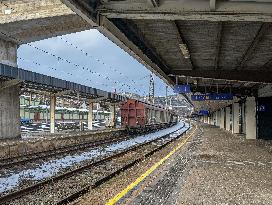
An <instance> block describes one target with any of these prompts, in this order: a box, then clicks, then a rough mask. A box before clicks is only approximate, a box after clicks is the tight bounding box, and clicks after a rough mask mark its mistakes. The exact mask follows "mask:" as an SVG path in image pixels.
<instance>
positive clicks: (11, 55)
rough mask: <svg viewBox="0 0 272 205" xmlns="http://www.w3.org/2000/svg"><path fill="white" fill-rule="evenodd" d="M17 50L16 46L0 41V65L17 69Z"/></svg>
mask: <svg viewBox="0 0 272 205" xmlns="http://www.w3.org/2000/svg"><path fill="white" fill-rule="evenodd" d="M17 49H18V45H17V44H15V43H13V42H10V41H5V40H3V39H0V63H3V64H6V65H10V66H14V67H17Z"/></svg>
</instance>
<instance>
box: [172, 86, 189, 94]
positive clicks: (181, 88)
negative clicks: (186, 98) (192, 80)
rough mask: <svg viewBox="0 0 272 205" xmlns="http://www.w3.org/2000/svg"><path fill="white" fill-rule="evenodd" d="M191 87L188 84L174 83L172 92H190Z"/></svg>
mask: <svg viewBox="0 0 272 205" xmlns="http://www.w3.org/2000/svg"><path fill="white" fill-rule="evenodd" d="M190 92H191V87H190V85H175V87H174V93H179V94H180V93H190Z"/></svg>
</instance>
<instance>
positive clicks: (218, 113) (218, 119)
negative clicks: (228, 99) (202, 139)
mask: <svg viewBox="0 0 272 205" xmlns="http://www.w3.org/2000/svg"><path fill="white" fill-rule="evenodd" d="M220 119H221V118H220V110H217V111H216V126H218V127H220Z"/></svg>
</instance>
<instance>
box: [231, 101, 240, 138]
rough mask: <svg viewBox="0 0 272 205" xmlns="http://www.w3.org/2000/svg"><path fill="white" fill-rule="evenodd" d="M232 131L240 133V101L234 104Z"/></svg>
mask: <svg viewBox="0 0 272 205" xmlns="http://www.w3.org/2000/svg"><path fill="white" fill-rule="evenodd" d="M232 133H233V134H238V133H240V131H239V103H234V104H233V105H232Z"/></svg>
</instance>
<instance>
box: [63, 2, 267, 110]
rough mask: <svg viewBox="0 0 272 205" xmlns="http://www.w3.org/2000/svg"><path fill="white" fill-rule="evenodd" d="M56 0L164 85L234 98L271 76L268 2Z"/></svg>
mask: <svg viewBox="0 0 272 205" xmlns="http://www.w3.org/2000/svg"><path fill="white" fill-rule="evenodd" d="M62 2H63V3H65V4H66V5H67V6H68V7H70V8H71V9H72V10H73V11H74V12H75V13H78V14H79V15H80V16H81V17H82V18H84V19H85V20H86V21H88V22H89V23H90V24H91V25H93V26H95V27H96V28H97V29H99V30H100V31H101V32H102V33H104V34H105V35H106V36H107V37H109V38H110V39H111V40H112V41H114V42H115V43H117V44H118V45H119V46H120V47H121V48H123V49H124V50H126V51H127V52H128V53H129V54H131V55H133V56H134V57H136V58H137V59H138V60H139V61H140V62H141V63H143V64H144V65H146V66H147V67H148V68H149V69H150V70H152V71H154V72H155V73H157V74H158V75H160V76H161V77H162V78H163V79H164V80H165V81H166V82H167V83H168V84H171V85H174V84H176V83H178V84H180V83H187V82H188V83H189V84H191V87H192V90H193V92H200V93H204V92H232V93H234V94H237V95H238V96H239V97H240V96H256V95H258V90H259V89H260V88H261V87H264V86H266V85H267V84H270V83H272V69H271V65H272V47H271V43H272V26H271V22H272V3H270V2H269V1H240V0H230V1H223V0H222V1H221V0H204V1H203V0H181V1H179V0H171V1H170V0H114V1H113V0H103V1H96V0H91V1H87V0H80V1H73V0H62ZM198 104H199V103H198ZM206 104H207V103H206ZM211 104H216V106H212V107H210V108H211V109H217V108H218V104H219V105H220V104H224V103H210V105H211ZM196 105H197V104H196ZM202 105H203V106H206V105H205V104H202Z"/></svg>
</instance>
